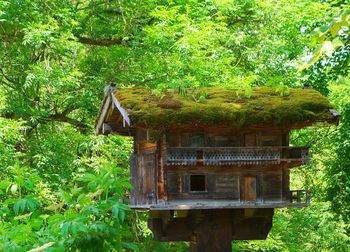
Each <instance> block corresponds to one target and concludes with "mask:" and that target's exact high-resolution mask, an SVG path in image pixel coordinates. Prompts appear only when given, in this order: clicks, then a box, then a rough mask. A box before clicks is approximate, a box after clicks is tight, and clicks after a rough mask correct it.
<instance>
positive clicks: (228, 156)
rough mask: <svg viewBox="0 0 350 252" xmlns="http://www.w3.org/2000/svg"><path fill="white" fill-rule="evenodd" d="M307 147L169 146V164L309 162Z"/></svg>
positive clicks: (167, 158) (167, 159) (167, 162)
mask: <svg viewBox="0 0 350 252" xmlns="http://www.w3.org/2000/svg"><path fill="white" fill-rule="evenodd" d="M309 160H310V158H309V149H308V148H307V147H289V146H282V147H203V148H191V147H176V148H167V151H166V164H167V165H197V164H203V165H255V164H279V163H280V162H291V161H299V162H301V163H303V164H306V163H308V162H309Z"/></svg>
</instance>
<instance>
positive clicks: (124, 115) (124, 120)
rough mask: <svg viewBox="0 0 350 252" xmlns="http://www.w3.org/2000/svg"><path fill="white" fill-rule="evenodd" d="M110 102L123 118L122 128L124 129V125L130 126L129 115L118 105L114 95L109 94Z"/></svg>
mask: <svg viewBox="0 0 350 252" xmlns="http://www.w3.org/2000/svg"><path fill="white" fill-rule="evenodd" d="M111 97H112V100H113V103H114V105H115V106H116V108H117V109H118V110H119V112H120V114H121V115H122V117H123V127H124V128H125V123H127V124H128V126H129V127H130V126H131V121H130V118H129V113H128V112H127V111H126V110H125V109H124V108H123V107H122V106H121V105H120V103H119V101H118V100H117V98H115V96H114V94H113V93H112V94H111Z"/></svg>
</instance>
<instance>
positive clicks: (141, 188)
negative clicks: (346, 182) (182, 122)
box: [131, 129, 289, 206]
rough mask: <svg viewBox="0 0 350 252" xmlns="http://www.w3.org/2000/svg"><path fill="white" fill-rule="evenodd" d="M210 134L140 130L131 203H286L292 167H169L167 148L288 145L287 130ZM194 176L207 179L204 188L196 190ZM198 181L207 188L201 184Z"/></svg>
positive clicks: (225, 131)
mask: <svg viewBox="0 0 350 252" xmlns="http://www.w3.org/2000/svg"><path fill="white" fill-rule="evenodd" d="M209 131H210V132H205V130H203V131H201V132H198V131H192V132H187V133H182V132H176V131H175V132H168V133H167V134H166V135H165V134H160V133H159V134H158V135H157V133H156V132H150V131H147V130H141V129H138V130H136V133H135V136H134V154H133V155H132V157H131V184H132V189H131V205H135V206H136V205H147V204H156V203H160V202H162V201H166V200H168V199H169V200H172V199H229V200H232V201H253V202H254V201H256V202H266V203H268V202H279V201H284V200H286V198H287V195H289V194H288V192H289V168H286V167H284V166H283V165H270V166H254V165H251V166H215V167H211V166H203V165H200V164H199V165H196V166H166V165H165V160H166V159H165V155H166V148H167V147H196V148H198V147H239V146H288V132H286V131H282V130H270V131H268V130H265V131H264V130H260V131H252V130H243V131H233V130H230V129H222V130H216V131H215V130H212V129H209ZM191 176H192V177H191ZM193 176H197V180H198V181H203V177H204V184H205V185H204V187H205V190H202V189H201V190H191V186H192V187H193V183H194V182H193V181H194V177H193ZM201 176H202V177H201ZM191 178H192V179H191ZM196 183H197V182H196ZM198 183H199V186H202V185H201V184H200V183H202V182H198ZM193 188H195V187H193Z"/></svg>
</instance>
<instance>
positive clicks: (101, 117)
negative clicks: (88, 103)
mask: <svg viewBox="0 0 350 252" xmlns="http://www.w3.org/2000/svg"><path fill="white" fill-rule="evenodd" d="M110 103H111V97H110V96H107V97H106V98H105V100H104V103H103V105H102V108H101V112H100V113H99V117H98V120H97V123H96V126H95V134H96V135H98V134H100V133H101V130H102V124H103V123H104V122H105V120H106V115H107V113H108V110H109V108H110V105H111V104H110Z"/></svg>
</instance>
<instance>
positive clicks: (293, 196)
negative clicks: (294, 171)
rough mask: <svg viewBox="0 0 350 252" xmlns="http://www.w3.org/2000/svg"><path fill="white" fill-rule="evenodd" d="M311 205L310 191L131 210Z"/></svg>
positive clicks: (171, 202) (180, 201) (185, 201)
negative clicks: (280, 196)
mask: <svg viewBox="0 0 350 252" xmlns="http://www.w3.org/2000/svg"><path fill="white" fill-rule="evenodd" d="M309 204H310V191H308V190H292V191H290V195H289V197H288V199H286V200H274V201H264V200H260V199H258V200H257V201H244V200H228V199H195V200H194V199H174V200H168V201H163V202H158V203H157V204H144V205H137V206H136V205H131V206H130V207H131V208H137V209H154V210H191V209H236V208H284V207H287V208H302V207H307V206H308V205H309Z"/></svg>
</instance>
